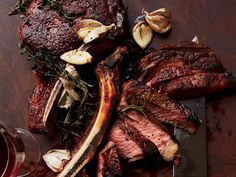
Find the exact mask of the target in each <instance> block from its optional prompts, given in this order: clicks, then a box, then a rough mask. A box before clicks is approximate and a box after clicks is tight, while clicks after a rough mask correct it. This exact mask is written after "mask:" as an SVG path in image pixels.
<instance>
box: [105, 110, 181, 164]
mask: <svg viewBox="0 0 236 177" xmlns="http://www.w3.org/2000/svg"><path fill="white" fill-rule="evenodd" d="M109 140H110V141H112V142H114V143H115V144H116V148H117V151H118V153H119V155H121V156H122V157H123V158H125V159H128V160H129V161H136V160H138V159H141V158H144V157H149V158H150V157H151V158H157V157H160V156H161V157H162V158H163V159H164V160H167V161H171V160H173V159H174V157H175V156H176V155H177V152H178V145H177V143H175V142H174V141H173V139H172V138H171V135H169V134H168V132H167V131H166V130H165V127H164V126H162V125H161V124H160V123H158V122H155V123H153V122H151V121H150V120H149V119H148V118H146V117H145V116H143V115H141V114H138V113H136V112H134V111H129V112H127V113H126V114H125V117H120V118H119V120H118V121H117V122H116V123H115V125H114V126H113V128H112V130H111V132H110V133H109Z"/></svg>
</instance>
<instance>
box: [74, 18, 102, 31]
mask: <svg viewBox="0 0 236 177" xmlns="http://www.w3.org/2000/svg"><path fill="white" fill-rule="evenodd" d="M100 26H103V24H102V23H100V22H98V21H96V20H92V19H84V20H81V21H80V23H79V28H80V29H81V28H87V27H100Z"/></svg>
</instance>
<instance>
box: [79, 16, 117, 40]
mask: <svg viewBox="0 0 236 177" xmlns="http://www.w3.org/2000/svg"><path fill="white" fill-rule="evenodd" d="M115 27H116V26H115V25H114V24H111V25H109V26H106V25H103V24H102V23H100V22H98V21H95V20H91V19H85V20H81V21H80V24H79V30H78V31H77V35H78V37H79V39H80V40H82V41H83V42H84V43H86V44H87V43H90V42H92V41H94V40H95V39H98V38H102V37H104V36H105V35H107V33H108V32H109V31H110V30H111V29H113V28H115Z"/></svg>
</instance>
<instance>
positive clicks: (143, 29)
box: [133, 21, 153, 49]
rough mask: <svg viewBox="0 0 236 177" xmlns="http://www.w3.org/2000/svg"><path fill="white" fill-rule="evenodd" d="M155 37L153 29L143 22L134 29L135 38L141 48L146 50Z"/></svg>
mask: <svg viewBox="0 0 236 177" xmlns="http://www.w3.org/2000/svg"><path fill="white" fill-rule="evenodd" d="M152 37H153V31H152V29H151V28H150V27H149V26H148V25H147V24H146V23H145V22H143V21H141V22H139V23H137V24H136V25H135V26H134V28H133V38H134V40H135V42H136V43H137V44H138V45H139V46H140V47H141V48H143V49H144V48H146V47H147V46H148V44H149V43H150V42H151V40H152Z"/></svg>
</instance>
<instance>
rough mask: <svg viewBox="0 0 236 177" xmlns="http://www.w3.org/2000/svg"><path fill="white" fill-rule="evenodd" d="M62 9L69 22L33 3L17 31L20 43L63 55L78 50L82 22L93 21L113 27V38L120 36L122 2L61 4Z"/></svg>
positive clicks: (71, 0)
mask: <svg viewBox="0 0 236 177" xmlns="http://www.w3.org/2000/svg"><path fill="white" fill-rule="evenodd" d="M62 8H63V10H64V11H65V12H66V13H67V15H71V16H73V17H72V20H68V19H66V18H65V17H64V16H63V14H60V13H59V12H58V11H57V10H53V9H52V8H50V7H48V6H44V5H43V0H34V1H33V2H32V3H31V5H30V7H29V9H28V12H27V17H26V19H25V21H24V23H23V24H22V25H21V27H20V29H19V36H20V39H21V41H22V42H23V43H24V44H25V45H27V46H28V47H29V48H30V49H31V50H32V51H38V50H39V49H41V48H46V49H47V50H49V51H50V52H51V53H53V54H62V53H63V52H65V51H69V50H72V49H75V48H78V47H79V46H80V45H81V44H82V43H81V42H80V41H79V39H78V37H77V34H76V32H77V30H78V24H79V21H80V20H81V19H94V20H97V21H99V22H101V23H103V24H105V25H110V24H112V23H114V24H115V25H116V26H117V29H116V30H117V31H116V34H114V35H115V36H114V37H113V38H116V37H118V36H121V35H122V33H123V18H124V13H125V10H124V7H123V4H122V1H121V0H108V1H107V0H95V1H89V0H83V1H81V0H64V1H62Z"/></svg>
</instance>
